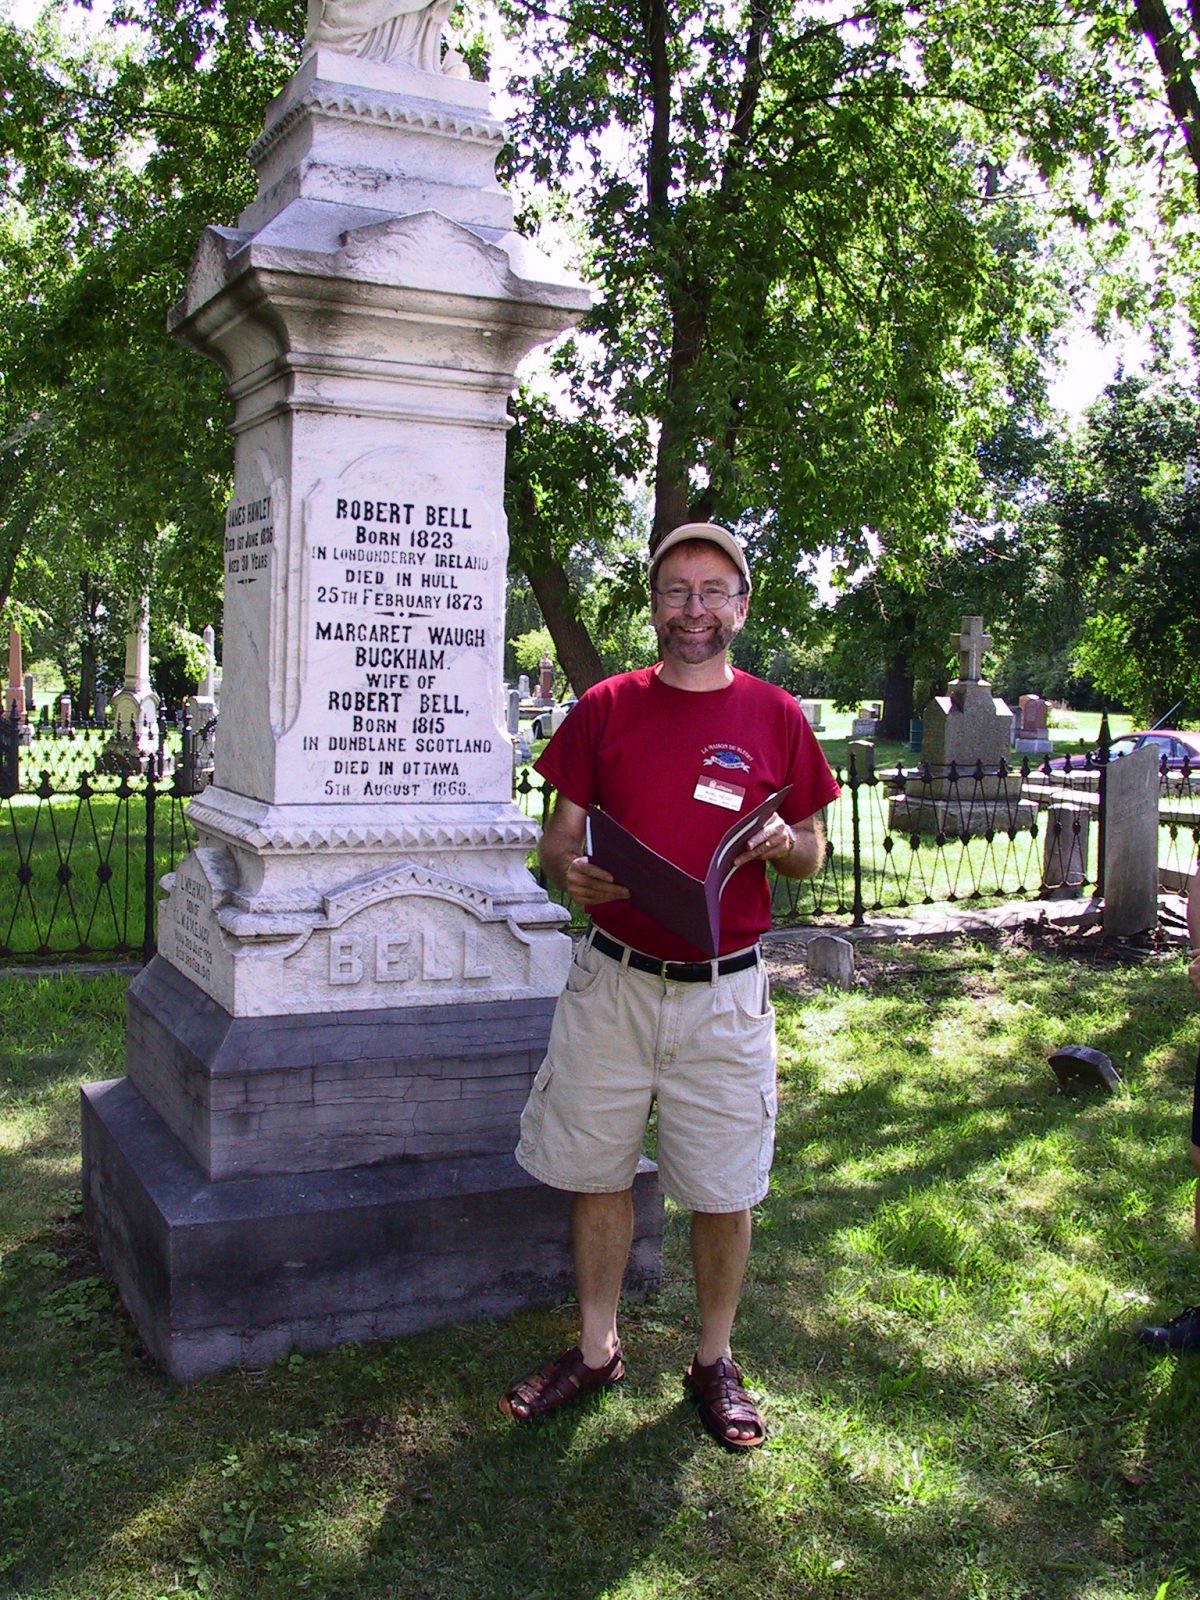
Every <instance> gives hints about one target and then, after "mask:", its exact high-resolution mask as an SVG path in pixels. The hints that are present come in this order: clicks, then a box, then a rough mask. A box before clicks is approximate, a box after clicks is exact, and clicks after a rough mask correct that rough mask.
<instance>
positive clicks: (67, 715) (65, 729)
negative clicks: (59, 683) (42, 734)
mask: <svg viewBox="0 0 1200 1600" xmlns="http://www.w3.org/2000/svg"><path fill="white" fill-rule="evenodd" d="M57 711H58V721H57V722H56V723H55V727H56V728H57V729H58V731H59V732H60V733H70V732H71V729H72V728H73V727H74V723H73V722H72V721H71V714H72V713H71V696H70V695H69V694H60V695H59V697H58V707H57Z"/></svg>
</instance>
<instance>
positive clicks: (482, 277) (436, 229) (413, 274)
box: [338, 211, 511, 298]
mask: <svg viewBox="0 0 1200 1600" xmlns="http://www.w3.org/2000/svg"><path fill="white" fill-rule="evenodd" d="M338 262H339V267H340V270H342V271H343V272H345V273H346V274H347V275H348V276H351V277H355V278H360V279H367V280H368V281H371V282H374V283H387V284H397V285H402V286H403V287H405V288H411V289H433V290H437V291H439V292H441V293H445V292H446V291H447V290H449V289H451V288H452V289H453V290H454V291H455V292H456V293H458V294H466V295H486V296H488V297H489V298H490V297H494V296H495V295H497V294H504V293H506V291H507V287H508V280H509V277H510V274H511V268H510V266H509V261H508V256H507V254H506V253H505V252H504V251H503V250H502V249H500V247H499V246H498V245H494V244H489V243H488V242H487V241H486V240H485V239H481V238H480V237H479V235H478V234H477V233H474V232H473V231H472V230H471V229H470V228H465V227H463V226H462V225H461V224H460V223H457V222H452V221H450V219H449V218H448V217H444V216H442V215H441V213H440V212H437V211H419V212H416V213H415V214H414V215H412V216H407V217H394V218H389V219H388V220H387V221H386V222H374V223H367V224H366V225H365V226H364V227H361V228H351V229H349V230H348V231H347V232H346V233H344V234H343V235H342V238H341V248H340V249H339V251H338Z"/></svg>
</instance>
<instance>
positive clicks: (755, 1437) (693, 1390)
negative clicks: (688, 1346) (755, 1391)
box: [683, 1356, 767, 1450]
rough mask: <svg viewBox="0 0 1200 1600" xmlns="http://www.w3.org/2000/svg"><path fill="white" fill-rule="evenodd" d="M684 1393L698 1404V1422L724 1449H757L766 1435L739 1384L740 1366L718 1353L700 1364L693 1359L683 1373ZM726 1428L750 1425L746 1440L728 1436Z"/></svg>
mask: <svg viewBox="0 0 1200 1600" xmlns="http://www.w3.org/2000/svg"><path fill="white" fill-rule="evenodd" d="M683 1390H684V1393H685V1394H686V1395H687V1396H688V1397H689V1398H690V1399H692V1400H694V1401H695V1402H696V1404H697V1406H698V1407H699V1411H700V1421H701V1422H702V1423H703V1424H704V1426H705V1427H706V1428H707V1429H708V1431H709V1433H711V1434H712V1436H713V1438H714V1439H715V1440H716V1441H717V1443H718V1444H723V1445H724V1446H725V1448H726V1449H727V1450H757V1449H758V1447H759V1445H761V1444H762V1443H763V1441H764V1440H765V1439H766V1437H767V1430H766V1426H765V1424H764V1423H763V1419H762V1415H761V1413H760V1412H759V1409H758V1407H757V1406H756V1405H755V1404H754V1401H753V1400H752V1399H751V1398H750V1396H749V1394H748V1393H747V1392H746V1388H745V1385H744V1384H743V1383H742V1373H741V1368H740V1367H739V1366H738V1365H737V1363H736V1362H735V1361H731V1360H730V1359H729V1357H728V1356H718V1357H717V1359H716V1360H715V1361H714V1362H713V1363H712V1365H711V1366H708V1367H702V1366H701V1365H700V1364H699V1362H697V1360H696V1358H695V1357H694V1356H693V1357H692V1364H691V1366H690V1367H689V1368H688V1370H687V1371H686V1372H685V1373H684V1375H683ZM730 1428H753V1429H754V1430H755V1431H754V1433H753V1434H752V1435H751V1437H750V1438H749V1439H740V1438H738V1437H737V1435H736V1434H735V1435H732V1436H731V1435H730V1434H729V1432H728V1429H730Z"/></svg>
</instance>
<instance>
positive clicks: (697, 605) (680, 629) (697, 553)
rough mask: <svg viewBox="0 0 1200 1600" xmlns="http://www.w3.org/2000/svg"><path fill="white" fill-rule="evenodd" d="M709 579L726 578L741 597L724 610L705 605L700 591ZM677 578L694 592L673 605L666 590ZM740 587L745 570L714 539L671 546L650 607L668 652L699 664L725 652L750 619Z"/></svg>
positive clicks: (657, 575) (660, 640)
mask: <svg viewBox="0 0 1200 1600" xmlns="http://www.w3.org/2000/svg"><path fill="white" fill-rule="evenodd" d="M710 583H722V584H724V585H725V587H726V588H727V589H728V590H729V591H730V593H731V594H733V595H735V596H736V598H734V599H732V600H730V601H729V603H728V605H726V606H723V607H722V608H721V609H720V610H719V611H707V610H705V608H704V606H703V605H702V604H701V602H700V600H699V598H697V597H695V596H698V593H699V591H700V590H701V589H702V588H703V587H704V586H705V584H710ZM673 584H685V585H686V586H687V587H688V589H690V590H691V591H692V592H693V596H694V598H692V599H691V600H689V601H688V603H687V605H686V606H683V607H678V606H671V605H668V603H667V602H666V600H664V599H663V596H662V591H663V590H664V589H669V588H670V587H671V586H672V585H673ZM741 587H742V575H741V573H740V572H739V571H738V569H737V568H736V567H735V566H734V564H733V562H732V561H731V560H730V559H729V557H728V556H726V555H723V554H722V552H721V551H720V550H718V549H717V548H716V546H715V545H712V544H709V543H707V542H700V541H697V542H695V543H692V542H688V543H685V544H681V545H679V546H677V547H676V548H675V549H674V550H669V551H668V552H667V554H666V555H665V556H664V557H663V559H662V561H661V562H660V563H659V565H658V568H657V570H656V571H655V574H654V591H655V592H654V593H653V595H652V597H651V607H650V619H651V621H652V622H653V624H654V631H655V633H656V634H657V635H658V647H659V649H660V650H661V651H662V653H663V656H664V658H665V657H666V656H673V657H674V658H675V660H676V661H679V662H681V663H685V664H687V665H688V666H698V665H700V664H701V663H703V662H705V661H711V660H713V658H714V657H716V656H720V655H723V654H724V653H725V651H727V650H728V649H729V646H730V645H731V644H732V643H733V640H734V636H735V635H736V634H737V633H739V632H740V631H741V627H742V624H743V623H744V622H745V620H746V596H745V595H744V594H738V593H737V591H738V590H739V589H740V588H741Z"/></svg>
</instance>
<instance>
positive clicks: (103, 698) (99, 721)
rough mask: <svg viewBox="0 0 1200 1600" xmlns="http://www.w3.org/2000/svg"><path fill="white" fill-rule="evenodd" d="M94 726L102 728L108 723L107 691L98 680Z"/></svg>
mask: <svg viewBox="0 0 1200 1600" xmlns="http://www.w3.org/2000/svg"><path fill="white" fill-rule="evenodd" d="M95 711H96V725H97V726H98V727H103V726H104V724H105V723H106V722H107V721H108V690H107V688H106V687H105V685H104V684H103V682H102V681H100V680H99V679H97V680H96V700H95Z"/></svg>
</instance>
